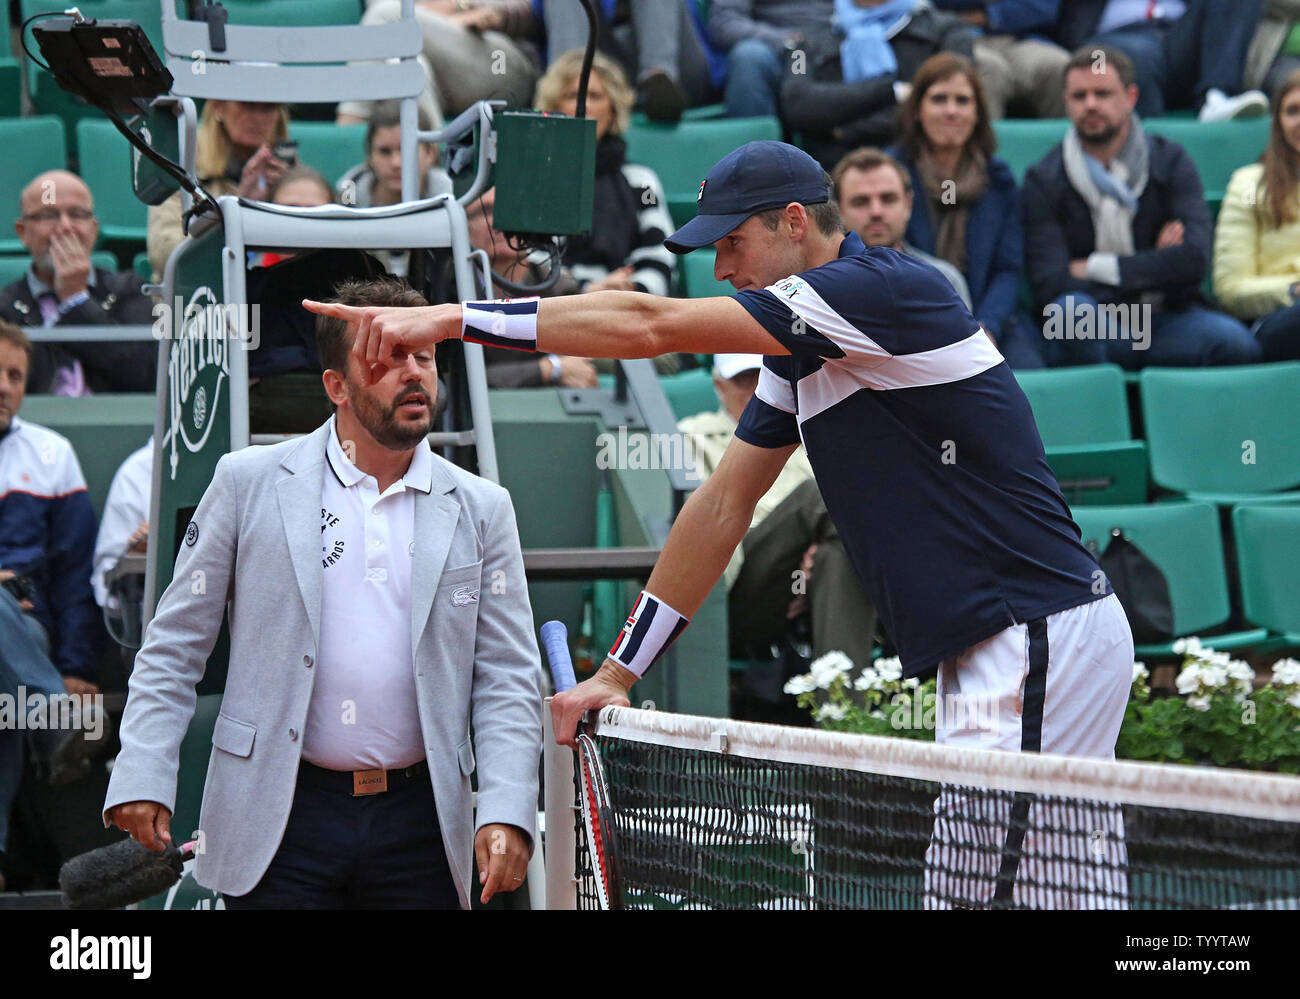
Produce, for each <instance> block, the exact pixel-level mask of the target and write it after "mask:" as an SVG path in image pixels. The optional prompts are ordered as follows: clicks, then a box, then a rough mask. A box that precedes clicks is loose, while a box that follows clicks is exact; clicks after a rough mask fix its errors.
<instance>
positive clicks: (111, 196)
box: [77, 119, 149, 243]
mask: <svg viewBox="0 0 1300 999" xmlns="http://www.w3.org/2000/svg"><path fill="white" fill-rule="evenodd" d="M77 148H78V149H79V150H80V154H81V160H82V163H83V164H85V166H84V167H83V169H82V172H81V173H82V177H84V178H85V181H86V183H87V184H89V185H90V193H91V194H93V195H94V196H95V215H96V216H97V217H98V218H99V237H100V239H102V240H104V241H105V242H110V243H116V242H136V243H143V242H144V239H145V234H146V232H147V229H148V225H147V223H148V214H149V210H148V208H146V207H145V205H144V203H143V202H142V201H140V199H139V198H137V197H136V196H135V193H134V192H133V191H132V190H131V144H130V143H129V142H127V141H126V139H125V138H123V136H122V134H121V133H120V132H118V130H117V128H116V127H115V126H114V125H113V123H112V122H111V121H108V120H106V119H84V120H82V121H79V122H78V123H77ZM90 164H94V168H93V169H87V167H89V166H90Z"/></svg>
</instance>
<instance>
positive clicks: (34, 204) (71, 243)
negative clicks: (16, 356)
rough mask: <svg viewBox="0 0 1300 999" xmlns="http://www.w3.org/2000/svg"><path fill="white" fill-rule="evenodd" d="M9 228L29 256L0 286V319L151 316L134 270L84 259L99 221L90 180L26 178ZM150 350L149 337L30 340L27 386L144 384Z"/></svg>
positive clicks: (29, 323)
mask: <svg viewBox="0 0 1300 999" xmlns="http://www.w3.org/2000/svg"><path fill="white" fill-rule="evenodd" d="M14 231H15V232H16V233H17V234H18V238H19V239H20V240H21V241H22V244H23V246H25V247H27V250H28V252H29V253H30V254H31V255H32V263H31V266H30V267H29V268H28V270H27V273H26V274H24V275H23V276H22V277H21V278H19V279H18V280H17V281H15V282H13V283H12V284H10V285H7V286H6V287H4V288H3V289H0V319H5V320H7V321H9V322H11V323H15V324H17V325H18V326H25V327H45V328H47V329H48V328H51V327H58V326H102V325H112V324H143V325H151V324H152V323H153V303H152V301H151V300H150V299H149V298H148V297H146V296H145V295H144V293H143V292H142V291H141V290H140V285H141V282H140V279H139V278H138V277H136V276H135V275H134V274H132V273H130V272H121V273H115V272H113V271H109V270H105V269H103V268H99V267H94V266H92V264H91V260H90V251H91V250H92V249H93V248H94V246H95V240H96V238H97V237H98V236H99V223H98V222H97V221H96V220H95V203H94V200H93V199H92V198H91V194H90V188H88V187H87V186H86V185H85V183H84V182H83V181H82V180H81V178H80V177H77V176H76V175H75V174H71V173H68V172H67V171H66V170H50V171H48V172H46V173H43V174H40V175H39V176H37V177H36V178H35V179H34V180H32V181H31V183H29V184H28V185H27V186H26V187H25V188H23V192H22V196H21V201H20V213H19V217H18V221H17V222H15V223H14ZM157 354H158V350H157V344H155V343H154V342H153V341H152V340H146V341H134V342H122V343H105V342H89V343H36V344H35V345H34V350H33V353H32V358H31V368H30V370H29V372H28V377H27V391H28V392H47V393H52V394H54V395H91V394H93V393H95V392H152V391H153V389H154V371H155V367H156V364H157Z"/></svg>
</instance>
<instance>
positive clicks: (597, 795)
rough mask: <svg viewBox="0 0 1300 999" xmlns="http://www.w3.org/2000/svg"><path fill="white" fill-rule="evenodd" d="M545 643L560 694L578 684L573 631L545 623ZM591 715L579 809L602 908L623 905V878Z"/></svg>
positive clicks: (581, 760) (581, 759) (580, 737)
mask: <svg viewBox="0 0 1300 999" xmlns="http://www.w3.org/2000/svg"><path fill="white" fill-rule="evenodd" d="M542 645H543V646H544V647H545V648H546V658H547V660H548V661H549V663H550V667H551V679H552V680H554V681H555V692H556V693H557V694H558V693H560V692H562V691H565V690H568V689H569V688H570V687H573V686H575V684H576V681H575V679H574V676H573V661H572V660H571V659H570V658H569V631H568V629H567V628H565V626H564V624H563V623H562V622H560V621H547V622H546V623H545V624H544V625H542ZM587 721H588V719H587V716H586V715H584V716H583V720H582V721H581V722H580V723H579V724H578V732H577V743H578V749H577V756H578V809H579V811H580V812H581V814H582V828H583V830H584V832H585V833H586V836H587V855H588V856H589V857H590V858H591V867H592V872H593V874H594V876H595V882H596V897H597V899H598V900H599V902H600V907H601V908H602V909H622V908H623V888H622V879H621V878H620V877H619V873H618V857H617V853H616V851H615V847H614V824H613V820H612V818H611V817H610V812H611V809H610V803H609V784H608V783H607V782H606V780H605V768H604V766H603V765H602V764H601V762H600V752H599V751H598V750H597V749H596V743H595V741H594V740H593V739H592V738H591V736H590V735H588V734H587V731H586V729H587Z"/></svg>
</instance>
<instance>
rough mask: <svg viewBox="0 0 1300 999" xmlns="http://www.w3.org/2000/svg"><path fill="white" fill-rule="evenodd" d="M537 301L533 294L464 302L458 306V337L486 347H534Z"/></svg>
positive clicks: (518, 348)
mask: <svg viewBox="0 0 1300 999" xmlns="http://www.w3.org/2000/svg"><path fill="white" fill-rule="evenodd" d="M539 301H540V299H538V298H536V297H533V298H501V299H497V300H495V301H485V302H465V303H464V304H463V305H461V307H460V312H461V325H460V338H461V339H462V340H467V341H469V342H470V343H482V344H486V345H487V346H489V347H509V348H510V349H511V350H536V349H537V308H538V303H539Z"/></svg>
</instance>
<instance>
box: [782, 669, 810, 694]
mask: <svg viewBox="0 0 1300 999" xmlns="http://www.w3.org/2000/svg"><path fill="white" fill-rule="evenodd" d="M782 689H783V690H785V692H786V693H787V694H811V693H812V692H813V691H814V690H816V689H817V683H816V681H815V680H813V677H812V674H811V673H800V674H799V675H798V676H792V677H790V679H788V680H787V681H786V682H785V687H784V688H782Z"/></svg>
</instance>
